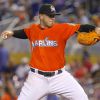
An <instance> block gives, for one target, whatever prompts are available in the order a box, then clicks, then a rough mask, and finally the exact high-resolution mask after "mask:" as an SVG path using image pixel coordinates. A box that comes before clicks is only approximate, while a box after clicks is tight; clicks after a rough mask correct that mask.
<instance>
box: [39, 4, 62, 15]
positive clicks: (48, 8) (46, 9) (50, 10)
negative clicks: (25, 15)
mask: <svg viewBox="0 0 100 100" xmlns="http://www.w3.org/2000/svg"><path fill="white" fill-rule="evenodd" d="M39 14H46V15H47V16H49V17H54V16H56V15H60V13H57V12H56V9H55V7H54V6H53V5H52V4H43V5H42V6H41V7H40V9H39Z"/></svg>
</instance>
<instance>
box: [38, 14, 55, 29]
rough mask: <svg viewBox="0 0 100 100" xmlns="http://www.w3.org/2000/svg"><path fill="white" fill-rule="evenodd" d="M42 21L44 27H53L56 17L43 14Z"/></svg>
mask: <svg viewBox="0 0 100 100" xmlns="http://www.w3.org/2000/svg"><path fill="white" fill-rule="evenodd" d="M40 21H41V22H42V23H43V25H44V26H46V27H52V26H53V24H54V23H55V15H51V16H47V15H45V14H41V15H40Z"/></svg>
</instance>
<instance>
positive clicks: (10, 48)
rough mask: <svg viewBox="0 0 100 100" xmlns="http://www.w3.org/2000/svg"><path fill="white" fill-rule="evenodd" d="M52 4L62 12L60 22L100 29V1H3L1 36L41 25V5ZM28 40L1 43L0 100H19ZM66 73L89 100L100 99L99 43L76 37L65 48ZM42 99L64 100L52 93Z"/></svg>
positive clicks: (0, 1)
mask: <svg viewBox="0 0 100 100" xmlns="http://www.w3.org/2000/svg"><path fill="white" fill-rule="evenodd" d="M44 3H51V4H53V5H54V6H55V7H56V10H57V12H61V15H60V16H57V17H56V21H57V22H59V23H63V22H68V23H80V24H92V25H96V26H99V27H100V0H0V34H1V32H3V31H5V30H17V29H22V28H24V27H27V26H28V25H30V24H32V23H39V20H38V10H39V7H40V6H41V4H44ZM29 48H30V46H29V41H28V40H21V39H16V38H13V37H12V38H10V39H8V40H6V41H2V40H0V100H16V98H17V96H18V95H19V93H20V90H21V87H22V86H23V82H24V81H25V79H26V77H27V74H28V72H29V68H28V67H27V64H28V62H29V59H30V49H29ZM66 70H67V71H69V72H70V73H72V75H73V76H74V77H75V78H76V79H77V80H78V81H79V83H80V84H81V85H82V86H83V88H84V90H85V91H86V93H87V94H88V96H89V100H100V43H97V44H96V45H93V46H82V45H80V44H78V42H77V41H76V38H75V36H73V37H71V38H70V39H69V40H68V43H67V45H66ZM43 100H65V99H64V98H63V97H60V96H56V95H53V94H50V95H48V96H47V97H45V98H43Z"/></svg>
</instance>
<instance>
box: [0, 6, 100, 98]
mask: <svg viewBox="0 0 100 100" xmlns="http://www.w3.org/2000/svg"><path fill="white" fill-rule="evenodd" d="M56 15H60V14H59V13H57V12H56V10H55V7H54V6H53V5H51V4H43V5H42V6H41V7H40V10H39V19H40V24H32V25H31V26H29V27H27V28H25V29H21V30H15V31H5V32H3V33H2V34H1V37H2V38H3V39H8V38H9V37H11V36H13V37H16V38H20V39H29V41H30V46H31V59H30V62H29V67H30V72H29V75H28V78H27V80H26V82H25V83H24V86H23V87H22V90H21V93H20V95H19V97H18V100H40V99H41V98H42V97H44V96H46V95H47V94H49V93H52V94H57V95H61V96H63V97H65V98H66V99H68V100H88V97H87V95H86V93H85V92H84V90H83V88H82V87H81V86H80V84H79V83H78V82H77V81H76V80H75V78H74V77H73V76H72V75H71V74H70V73H68V72H67V71H65V68H64V66H65V57H64V53H65V52H64V49H65V45H66V43H67V40H68V39H69V38H70V37H71V36H72V35H73V34H75V33H76V34H77V40H78V42H79V43H80V44H83V45H89V46H90V45H93V44H96V43H97V42H99V41H100V28H99V27H95V26H93V25H88V24H86V25H80V24H69V23H55V16H56Z"/></svg>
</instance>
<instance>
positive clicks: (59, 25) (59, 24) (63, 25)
mask: <svg viewBox="0 0 100 100" xmlns="http://www.w3.org/2000/svg"><path fill="white" fill-rule="evenodd" d="M55 25H56V27H59V28H66V27H67V26H68V23H56V24H55Z"/></svg>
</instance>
